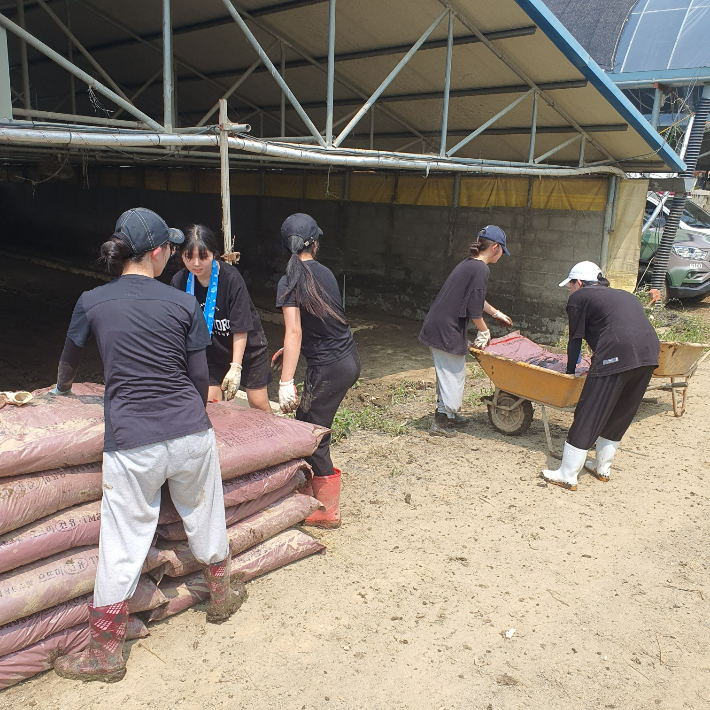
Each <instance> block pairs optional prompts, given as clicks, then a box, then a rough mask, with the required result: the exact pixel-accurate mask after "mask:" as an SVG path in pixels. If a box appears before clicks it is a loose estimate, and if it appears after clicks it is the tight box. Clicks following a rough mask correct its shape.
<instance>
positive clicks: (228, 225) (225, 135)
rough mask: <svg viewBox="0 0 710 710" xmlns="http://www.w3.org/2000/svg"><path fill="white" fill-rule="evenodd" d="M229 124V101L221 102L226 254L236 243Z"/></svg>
mask: <svg viewBox="0 0 710 710" xmlns="http://www.w3.org/2000/svg"><path fill="white" fill-rule="evenodd" d="M228 122H229V118H228V117H227V99H220V100H219V127H220V131H219V173H220V190H221V196H222V236H223V238H224V253H225V254H231V253H232V252H233V250H234V249H233V246H234V241H233V239H232V209H231V202H230V194H229V131H228V130H227V128H226V126H227V123H228Z"/></svg>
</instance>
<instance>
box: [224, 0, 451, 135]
mask: <svg viewBox="0 0 710 710" xmlns="http://www.w3.org/2000/svg"><path fill="white" fill-rule="evenodd" d="M225 2H226V0H225ZM447 13H448V10H444V11H443V12H442V13H441V14H440V15H439V16H438V17H437V18H436V20H434V22H432V23H431V25H429V27H428V28H427V30H426V31H425V32H424V34H423V35H422V36H421V37H420V38H419V39H418V40H417V41H416V42H415V43H414V44H413V45H412V48H411V49H410V50H409V51H408V52H407V53H406V54H405V55H404V56H403V57H402V58H401V59H400V60H399V62H398V63H397V66H396V67H395V68H394V69H393V70H392V71H391V72H390V73H389V74H388V75H387V78H386V79H385V80H384V81H383V82H382V83H381V84H380V85H379V86H378V87H377V89H375V93H374V94H372V96H370V98H369V99H368V100H367V101H366V102H365V103H364V104H363V106H362V107H361V108H360V110H359V111H358V112H357V113H356V114H355V116H354V117H353V119H352V120H351V121H350V123H348V125H347V126H345V128H343V130H342V131H341V132H340V135H339V136H338V137H337V138H336V139H335V142H334V143H333V146H334V147H336V148H337V147H338V146H339V145H340V144H341V143H342V142H343V141H344V140H345V139H346V138H347V137H348V135H350V131H352V130H353V128H355V126H356V125H357V124H358V123H359V122H360V119H361V118H362V117H363V116H364V115H365V114H366V113H367V112H368V111H369V109H370V106H372V104H374V103H375V101H377V99H378V98H379V97H380V95H381V94H382V92H383V91H384V90H385V89H386V88H387V87H388V86H389V85H390V84H391V83H392V81H393V79H394V78H395V77H396V76H397V75H398V74H399V73H400V72H401V71H402V69H404V67H405V65H406V64H407V62H408V61H409V60H410V59H411V58H412V57H413V56H414V54H415V52H416V51H417V50H418V49H419V47H421V46H422V45H423V44H424V42H425V41H426V38H427V37H428V36H429V35H430V34H431V33H432V32H433V31H434V30H435V29H436V27H437V25H438V24H439V23H440V22H441V21H442V20H443V19H444V17H445V16H446V14H447ZM419 137H420V138H421V135H420V136H419Z"/></svg>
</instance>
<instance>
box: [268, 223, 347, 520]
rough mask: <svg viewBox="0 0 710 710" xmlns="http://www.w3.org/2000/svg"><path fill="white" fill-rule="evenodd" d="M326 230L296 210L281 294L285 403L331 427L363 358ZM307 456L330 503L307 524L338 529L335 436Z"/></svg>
mask: <svg viewBox="0 0 710 710" xmlns="http://www.w3.org/2000/svg"><path fill="white" fill-rule="evenodd" d="M322 234H323V232H322V231H321V230H320V229H319V227H318V225H317V224H316V221H315V220H314V219H313V217H311V216H309V215H307V214H293V215H291V216H290V217H289V218H288V219H286V221H285V222H284V223H283V225H282V226H281V241H282V244H283V246H284V248H285V249H286V250H287V251H288V252H289V253H290V254H291V258H290V260H289V262H288V266H287V267H286V275H285V276H283V277H282V278H281V280H280V281H279V285H278V289H277V295H276V307H277V308H281V309H282V310H283V314H284V325H285V327H286V334H285V336H284V348H283V366H282V372H281V381H280V382H279V404H280V405H281V409H282V410H283V411H284V412H292V411H294V410H296V419H300V420H301V421H304V422H311V423H312V424H318V425H320V426H324V427H328V428H330V426H331V425H332V424H333V419H334V418H335V413H336V412H337V411H338V407H339V406H340V403H341V402H342V401H343V398H344V397H345V394H346V393H347V391H348V390H349V389H350V388H351V387H352V386H353V385H354V384H355V383H356V382H357V380H358V378H359V377H360V356H359V354H358V351H357V346H356V345H355V341H354V340H353V336H352V333H351V332H350V326H349V325H348V324H347V322H346V321H345V312H344V311H343V308H342V306H341V302H340V292H339V290H338V282H337V281H336V280H335V276H333V273H332V272H331V270H330V269H328V268H327V267H325V266H323V264H320V263H318V262H317V261H316V260H315V255H316V252H317V250H318V240H319V238H320V237H321V235H322ZM301 352H302V353H303V356H304V357H305V359H306V364H307V368H306V376H305V380H304V383H303V395H302V396H301V401H300V403H299V401H298V393H297V392H296V387H295V385H294V381H293V377H294V373H295V372H296V365H297V364H298V357H299V355H300V353H301ZM306 460H307V461H308V463H309V464H310V465H311V467H312V468H313V476H314V477H313V481H312V494H313V496H314V497H315V498H317V499H318V500H319V501H320V502H321V503H323V505H324V506H325V511H316V512H315V513H313V515H311V516H310V517H309V518H308V519H307V520H306V524H307V525H315V526H318V527H326V528H337V527H338V526H339V525H340V507H339V501H340V479H341V472H340V470H339V469H336V468H333V462H332V460H331V458H330V434H326V435H325V436H324V437H323V438H322V439H321V441H320V444H319V445H318V448H317V449H316V450H315V451H314V453H313V455H312V456H310V457H308V458H307V459H306ZM308 492H310V491H308Z"/></svg>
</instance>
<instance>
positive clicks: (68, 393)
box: [49, 385, 72, 397]
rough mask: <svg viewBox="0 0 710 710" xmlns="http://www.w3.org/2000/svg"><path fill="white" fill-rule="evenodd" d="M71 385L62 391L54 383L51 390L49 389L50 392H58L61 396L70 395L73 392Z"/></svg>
mask: <svg viewBox="0 0 710 710" xmlns="http://www.w3.org/2000/svg"><path fill="white" fill-rule="evenodd" d="M71 393H72V392H71V387H70V388H69V389H68V390H66V391H65V392H62V391H61V390H60V389H59V388H58V387H57V385H54V387H52V389H51V390H49V394H56V395H59V396H60V397H68V396H69V395H70V394H71Z"/></svg>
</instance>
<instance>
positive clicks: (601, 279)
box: [580, 271, 611, 286]
mask: <svg viewBox="0 0 710 710" xmlns="http://www.w3.org/2000/svg"><path fill="white" fill-rule="evenodd" d="M580 281H582V280H581V279H580ZM582 286H611V284H610V283H609V279H607V278H604V277H603V276H602V272H601V271H600V272H599V276H597V280H596V281H582Z"/></svg>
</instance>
